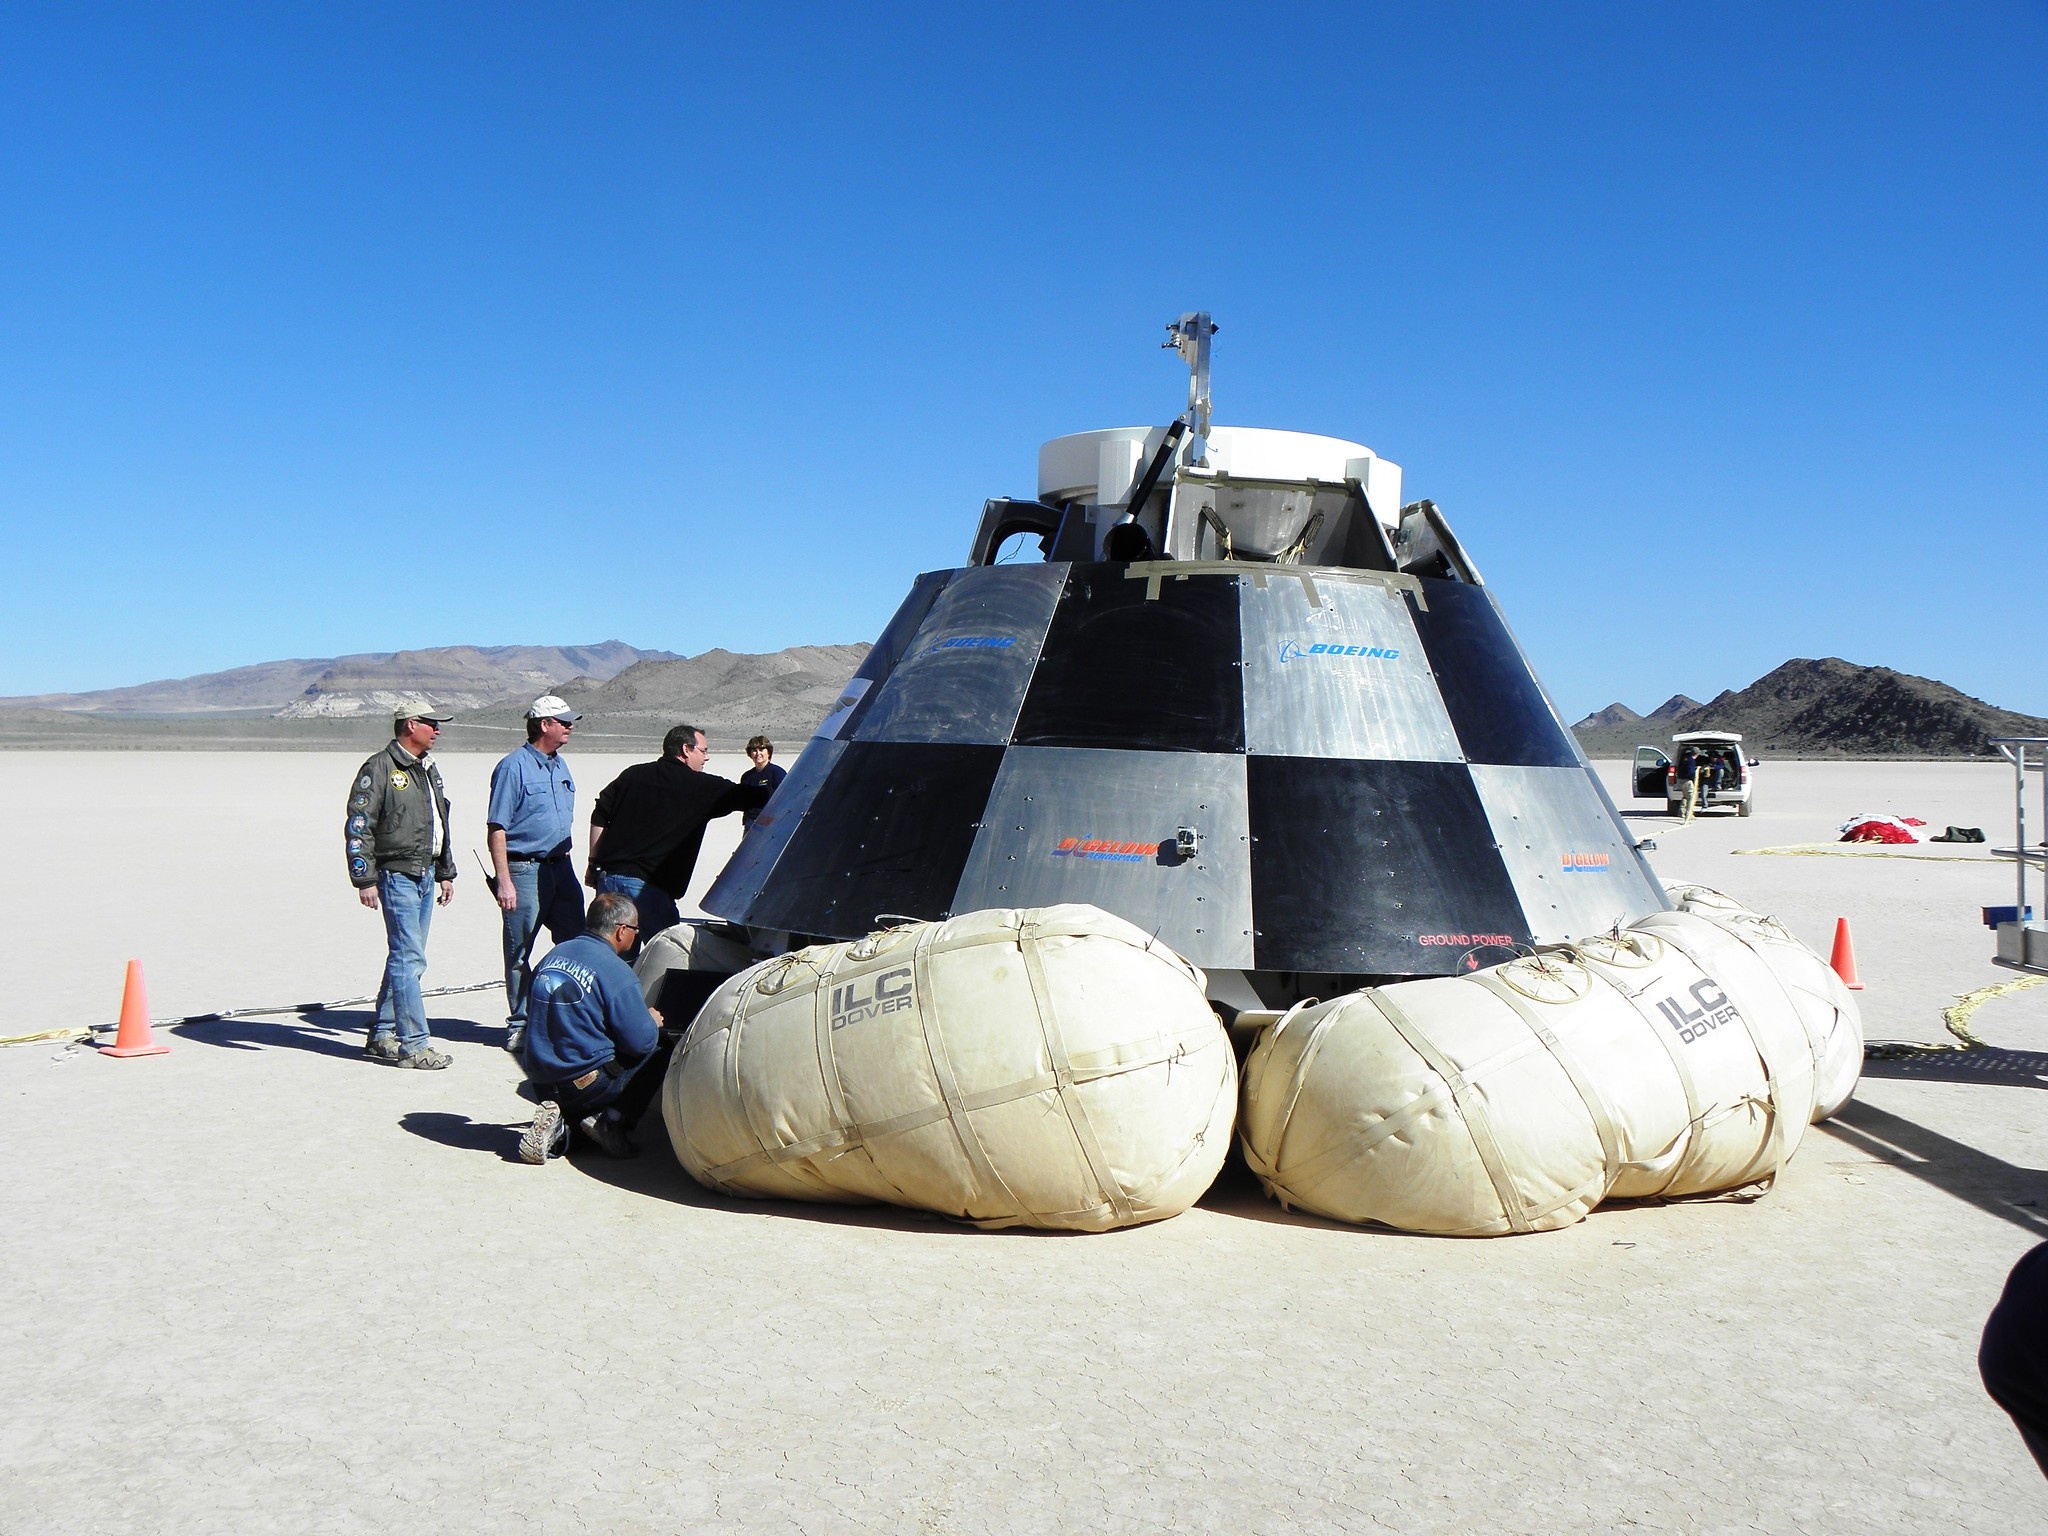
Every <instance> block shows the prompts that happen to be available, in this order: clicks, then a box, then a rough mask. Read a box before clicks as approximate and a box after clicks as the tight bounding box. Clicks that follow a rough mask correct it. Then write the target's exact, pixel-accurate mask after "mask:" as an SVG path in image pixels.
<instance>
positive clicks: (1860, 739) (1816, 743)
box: [1572, 656, 2048, 758]
mask: <svg viewBox="0 0 2048 1536" xmlns="http://www.w3.org/2000/svg"><path fill="white" fill-rule="evenodd" d="M1674 704H1682V705H1689V706H1691V707H1689V708H1682V709H1680V710H1679V712H1678V713H1676V714H1673V715H1665V710H1666V709H1669V708H1670V707H1671V706H1672V705H1674ZM1617 708H1618V709H1623V710H1624V711H1625V710H1626V706H1620V705H1614V706H1609V708H1608V709H1604V710H1600V711H1598V712H1597V713H1595V714H1592V715H1588V716H1587V717H1586V718H1585V719H1584V720H1581V721H1580V722H1579V723H1578V724H1577V725H1575V726H1573V727H1572V731H1573V734H1574V735H1576V736H1577V737H1578V739H1579V746H1580V747H1581V749H1583V750H1584V752H1585V753H1586V755H1587V756H1588V757H1625V756H1627V755H1629V753H1630V752H1631V751H1633V749H1634V748H1635V746H1636V745H1637V744H1638V743H1643V742H1647V743H1649V744H1651V745H1662V744H1664V742H1665V741H1666V740H1667V739H1668V738H1669V737H1670V736H1671V735H1673V734H1674V733H1675V732H1679V731H1740V732H1741V733H1742V737H1743V745H1744V746H1745V747H1747V748H1748V749H1750V750H1751V751H1753V752H1756V753H1758V754H1760V755H1761V754H1766V753H1769V754H1775V755H1777V756H1780V757H1913V758H1924V757H1971V756H1984V755H1987V754H1988V753H1989V750H1990V749H1989V748H1987V747H1986V746H1985V741H1986V740H1987V739H1988V738H1989V737H1992V736H2048V720H2044V719H2041V718H2039V717H2037V716H2034V715H2021V714H2015V713H2014V712H2013V711H2011V710H2007V709H1999V708H1996V707H1995V706H1993V705H1990V704H1986V703H1985V702H1983V700H1981V699H1973V698H1971V697H1970V696H1969V695H1968V694H1965V693H1962V692H1960V691H1958V690H1957V689H1954V688H1951V687H1949V686H1948V684H1946V683H1938V682H1935V681H1934V680H1933V679H1932V678H1926V677H1914V676H1912V675H1911V674H1910V673H1905V672H1894V671H1893V670H1892V669H1891V668H1889V667H1863V666H1858V665H1856V664H1855V663H1853V662H1847V661H1843V660H1842V659H1841V658H1839V657H1835V656H1830V657H1826V658H1824V659H1822V660H1819V661H1809V660H1796V661H1788V662H1786V663H1785V664H1784V665H1783V666H1781V667H1779V668H1778V669H1777V670H1776V671H1773V672H1771V673H1769V674H1767V675H1766V676H1764V677H1760V678H1758V679H1757V680H1756V681H1755V682H1753V683H1751V684H1750V685H1749V686H1748V687H1747V688H1743V689H1740V690H1735V689H1731V690H1728V691H1726V692H1723V693H1721V694H1718V695H1716V696H1715V697H1714V698H1712V699H1710V700H1708V701H1707V702H1706V703H1705V704H1693V703H1692V701H1691V700H1689V699H1686V698H1684V696H1683V695H1679V696H1677V697H1676V698H1674V699H1672V700H1670V701H1668V702H1667V703H1666V704H1665V705H1664V706H1662V707H1660V708H1659V709H1658V710H1657V711H1656V712H1655V714H1653V715H1651V716H1647V717H1643V718H1641V719H1639V720H1635V721H1627V720H1617V719H1611V718H1609V717H1610V716H1612V714H1613V711H1614V710H1615V709H1617ZM1660 717H1661V718H1660Z"/></svg>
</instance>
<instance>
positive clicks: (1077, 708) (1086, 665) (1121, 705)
mask: <svg viewBox="0 0 2048 1536" xmlns="http://www.w3.org/2000/svg"><path fill="white" fill-rule="evenodd" d="M1152 585H1153V584H1152V583H1150V582H1148V581H1146V580H1144V579H1143V578H1140V579H1137V580H1133V579H1132V578H1131V577H1129V576H1127V575H1126V574H1125V567H1123V566H1122V565H1117V564H1106V565H1077V566H1075V567H1074V569H1073V573H1072V575H1070V576H1069V577H1068V579H1067V585H1066V590H1065V591H1064V592H1063V593H1061V595H1060V601H1059V606H1058V608H1056V609H1055V610H1054V612H1053V616H1052V626H1051V628H1050V630H1049V631H1048V632H1047V634H1046V637H1045V648H1044V650H1043V651H1042V652H1041V653H1040V655H1039V659H1038V670H1037V671H1036V672H1035V673H1033V674H1032V678H1031V688H1030V691H1029V692H1027V693H1026V694H1025V696H1024V707H1023V709H1022V710H1021V711H1020V712H1019V714H1018V717H1017V726H1016V731H1015V734H1014V735H1013V736H1012V738H1011V739H1012V741H1013V742H1015V744H1016V745H1018V746H1031V747H1113V748H1126V749H1132V750H1141V751H1152V752H1242V751H1243V750H1244V664H1243V659H1242V649H1241V642H1240V640H1239V637H1238V622H1237V608H1238V601H1237V578H1236V577H1235V576H1189V577H1184V578H1181V579H1178V580H1175V579H1166V580H1162V581H1159V582H1158V583H1157V586H1156V589H1155V590H1156V593H1157V595H1156V596H1153V597H1149V598H1148V597H1147V596H1146V592H1147V590H1148V588H1151V587H1152Z"/></svg>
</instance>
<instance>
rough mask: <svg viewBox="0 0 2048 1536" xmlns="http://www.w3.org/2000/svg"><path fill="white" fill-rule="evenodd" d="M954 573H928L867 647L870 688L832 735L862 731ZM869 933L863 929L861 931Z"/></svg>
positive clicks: (857, 676)
mask: <svg viewBox="0 0 2048 1536" xmlns="http://www.w3.org/2000/svg"><path fill="white" fill-rule="evenodd" d="M953 576H954V572H952V571H926V572H925V573H924V574H923V575H921V576H919V577H918V578H917V581H916V582H915V583H914V584H913V585H912V587H911V589H910V595H909V596H908V597H906V598H904V599H903V603H902V605H901V606H900V607H898V608H897V610H896V616H895V617H894V618H892V619H890V620H889V623H888V626H887V627H886V628H885V629H883V631H882V633H881V634H880V636H878V637H877V638H876V640H875V643H874V644H873V645H871V646H870V647H868V654H867V656H866V658H865V659H863V660H862V662H861V664H860V667H859V668H858V669H857V670H856V671H855V672H854V674H853V679H852V682H864V683H866V684H867V685H868V686H867V689H866V691H865V692H864V693H863V694H862V695H861V698H860V702H859V703H857V704H855V705H854V707H853V710H852V712H851V713H850V714H848V715H847V717H846V718H845V719H844V720H842V721H840V722H839V729H838V730H837V731H835V732H833V734H834V735H835V736H838V737H839V738H840V739H842V740H851V739H852V737H853V733H854V732H855V731H857V730H859V729H860V726H861V721H862V720H863V719H865V718H866V716H867V712H868V710H869V709H871V708H872V707H873V706H874V702H875V699H876V697H877V696H878V695H879V693H880V691H881V687H882V684H884V683H886V682H887V681H888V680H889V674H890V673H891V672H893V671H895V670H896V663H897V662H899V661H901V660H902V659H903V653H904V652H905V651H906V650H908V649H909V648H910V642H911V640H912V639H913V638H915V636H916V634H917V630H918V626H919V625H921V624H923V623H924V621H925V616H926V615H927V614H929V613H930V612H931V611H932V604H933V603H936V602H937V601H938V600H939V594H940V593H941V592H943V591H945V590H946V584H947V583H948V582H949V581H951V580H952V579H953ZM848 686H851V683H849V685H848ZM866 931H867V930H865V929H863V930H862V932H866Z"/></svg>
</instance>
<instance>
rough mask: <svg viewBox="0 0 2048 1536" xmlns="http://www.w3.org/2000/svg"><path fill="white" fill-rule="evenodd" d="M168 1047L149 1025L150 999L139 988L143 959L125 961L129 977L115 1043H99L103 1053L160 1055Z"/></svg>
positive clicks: (125, 987) (122, 999) (140, 987)
mask: <svg viewBox="0 0 2048 1536" xmlns="http://www.w3.org/2000/svg"><path fill="white" fill-rule="evenodd" d="M168 1050H170V1047H169V1046H168V1045H158V1044H157V1043H156V1036H155V1035H153V1034H152V1033H151V1032H150V1028H149V999H148V998H147V997H146V996H145V995H144V994H143V990H142V962H141V961H140V960H130V961H129V962H128V981H127V984H126V985H125V986H123V987H122V988H121V1028H120V1031H119V1032H118V1033H117V1034H116V1035H115V1036H114V1043H113V1044H112V1045H108V1046H102V1047H101V1048H100V1053H101V1054H102V1055H104V1056H161V1055H163V1054H164V1053H165V1052H166V1051H168Z"/></svg>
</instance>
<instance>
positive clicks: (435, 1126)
mask: <svg viewBox="0 0 2048 1536" xmlns="http://www.w3.org/2000/svg"><path fill="white" fill-rule="evenodd" d="M398 1128H399V1129H400V1130H402V1131H406V1132H409V1133H410V1134H412V1135H414V1136H418V1137H421V1138H423V1139H424V1140H427V1141H431V1142H434V1143H436V1144H438V1145H440V1146H444V1147H453V1148H454V1149H455V1150H456V1151H458V1152H495V1153H496V1154H497V1155H498V1160H499V1161H500V1162H504V1163H516V1162H518V1161H519V1133H520V1132H521V1131H523V1130H525V1129H526V1122H525V1121H523V1120H522V1121H520V1122H518V1123H517V1124H514V1125H493V1124H492V1123H491V1122H490V1121H488V1120H472V1119H470V1118H469V1116H467V1115H451V1114H447V1113H444V1112H443V1111H440V1110H425V1109H420V1110H414V1111H413V1112H412V1113H411V1114H409V1115H403V1116H401V1117H400V1118H399V1121H398Z"/></svg>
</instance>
